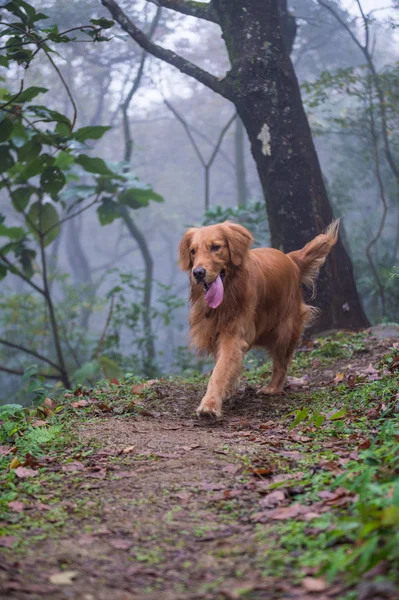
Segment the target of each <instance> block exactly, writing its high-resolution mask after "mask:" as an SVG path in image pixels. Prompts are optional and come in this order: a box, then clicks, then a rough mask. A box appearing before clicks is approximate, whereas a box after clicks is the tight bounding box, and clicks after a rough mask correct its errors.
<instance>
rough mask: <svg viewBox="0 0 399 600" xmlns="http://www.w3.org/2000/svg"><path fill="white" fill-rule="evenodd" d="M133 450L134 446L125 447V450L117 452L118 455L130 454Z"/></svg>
mask: <svg viewBox="0 0 399 600" xmlns="http://www.w3.org/2000/svg"><path fill="white" fill-rule="evenodd" d="M135 450H136V446H126V448H123V449H122V450H120V451H119V452H118V454H131V453H132V452H134V451H135Z"/></svg>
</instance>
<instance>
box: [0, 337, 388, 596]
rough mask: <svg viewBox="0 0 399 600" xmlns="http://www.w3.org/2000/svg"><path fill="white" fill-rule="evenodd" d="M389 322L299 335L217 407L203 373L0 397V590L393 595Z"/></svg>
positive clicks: (26, 593) (19, 592)
mask: <svg viewBox="0 0 399 600" xmlns="http://www.w3.org/2000/svg"><path fill="white" fill-rule="evenodd" d="M398 337H399V332H398V329H397V328H395V327H387V328H384V327H379V328H376V329H374V330H372V331H371V332H370V331H369V332H364V333H361V334H356V335H354V334H345V333H340V334H337V335H334V336H332V337H329V338H324V339H320V340H315V341H311V342H307V343H306V344H305V345H304V346H302V347H301V348H300V350H299V351H298V353H297V355H296V358H295V361H294V363H293V366H292V369H291V378H290V379H289V381H288V385H287V388H286V391H285V392H284V393H283V394H281V395H280V396H279V397H274V398H273V397H261V396H259V395H257V390H258V389H259V388H260V387H261V385H263V384H264V379H265V376H267V374H268V372H269V370H270V365H269V364H266V365H265V366H263V367H260V368H256V369H253V370H251V371H246V372H245V375H244V377H243V379H242V382H241V385H240V388H239V390H238V392H237V394H236V395H235V396H234V398H233V399H232V400H230V401H229V402H226V403H225V407H224V415H223V418H222V419H221V420H219V421H217V422H213V421H209V420H202V419H198V418H197V417H196V416H195V413H194V410H195V408H196V407H197V405H198V404H199V401H200V399H201V396H202V395H203V393H204V390H205V387H206V380H205V378H203V377H197V378H193V379H190V380H176V379H175V380H157V381H153V382H150V383H149V384H142V383H137V382H135V381H132V379H131V378H129V377H127V378H126V379H125V380H122V381H118V382H117V381H115V382H113V383H111V382H108V383H107V382H101V383H100V384H98V385H97V386H96V387H95V388H94V389H91V390H85V389H81V388H77V389H76V390H75V391H74V392H71V393H68V394H64V395H63V396H62V398H57V399H56V401H53V400H50V399H47V400H46V401H45V402H44V404H42V405H41V406H38V407H36V408H34V409H31V410H30V411H26V410H24V411H21V410H18V409H17V408H15V409H9V410H10V411H11V413H12V414H8V416H7V417H5V416H4V413H3V415H1V414H0V418H3V423H2V426H3V430H6V433H4V431H3V442H2V445H1V446H0V455H1V456H0V460H1V462H0V466H1V467H2V469H1V473H0V485H1V492H0V494H1V495H0V546H1V548H0V551H1V559H0V598H4V599H5V598H7V599H9V600H13V599H20V600H25V599H30V600H39V599H40V600H41V599H54V600H58V599H60V600H61V599H67V598H69V599H79V600H80V599H82V600H109V599H110V598H111V599H112V600H134V599H143V600H144V599H146V600H156V599H159V598H161V599H162V600H172V599H173V600H178V599H185V600H194V599H195V600H196V599H198V600H207V599H215V600H218V599H221V600H222V599H227V600H236V599H237V600H239V599H246V600H258V599H275V598H276V599H277V598H287V599H291V598H292V599H294V598H300V599H301V600H308V599H309V600H310V599H314V598H317V599H319V600H323V599H330V598H339V599H343V598H348V599H350V598H356V599H358V600H368V599H369V600H377V599H379V598H381V599H382V598H390V599H394V598H396V599H397V598H399V593H398V588H397V587H396V585H397V583H398V582H397V580H396V582H395V577H396V578H397V575H398V563H399V554H398V546H399V544H398V541H399V540H398V533H397V532H398V524H399V484H397V483H395V482H397V481H398V472H399V456H398V448H399V444H398V442H399V343H398ZM293 376H295V377H293ZM13 411H14V412H13ZM10 424H11V425H10ZM0 425H1V423H0ZM6 435H7V436H8V438H7V439H6V440H5V439H4V438H5V436H6Z"/></svg>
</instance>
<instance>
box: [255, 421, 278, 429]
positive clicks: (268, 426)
mask: <svg viewBox="0 0 399 600" xmlns="http://www.w3.org/2000/svg"><path fill="white" fill-rule="evenodd" d="M275 425H276V422H275V421H266V423H261V424H260V425H259V429H271V428H272V427H275Z"/></svg>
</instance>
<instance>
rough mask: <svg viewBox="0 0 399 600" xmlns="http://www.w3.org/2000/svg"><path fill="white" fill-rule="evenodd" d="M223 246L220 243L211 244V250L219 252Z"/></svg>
mask: <svg viewBox="0 0 399 600" xmlns="http://www.w3.org/2000/svg"><path fill="white" fill-rule="evenodd" d="M220 248H221V246H219V244H212V246H211V252H217V251H218V250H220Z"/></svg>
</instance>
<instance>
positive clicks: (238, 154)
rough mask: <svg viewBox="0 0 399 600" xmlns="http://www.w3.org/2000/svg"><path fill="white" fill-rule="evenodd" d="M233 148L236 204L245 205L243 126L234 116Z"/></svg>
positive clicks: (245, 175) (245, 179)
mask: <svg viewBox="0 0 399 600" xmlns="http://www.w3.org/2000/svg"><path fill="white" fill-rule="evenodd" d="M234 137H235V140H234V142H235V143H234V150H235V158H236V182H237V206H246V205H247V202H248V188H247V174H246V170H245V150H244V127H243V124H242V121H241V119H240V118H239V117H237V118H236V127H235V135H234Z"/></svg>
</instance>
